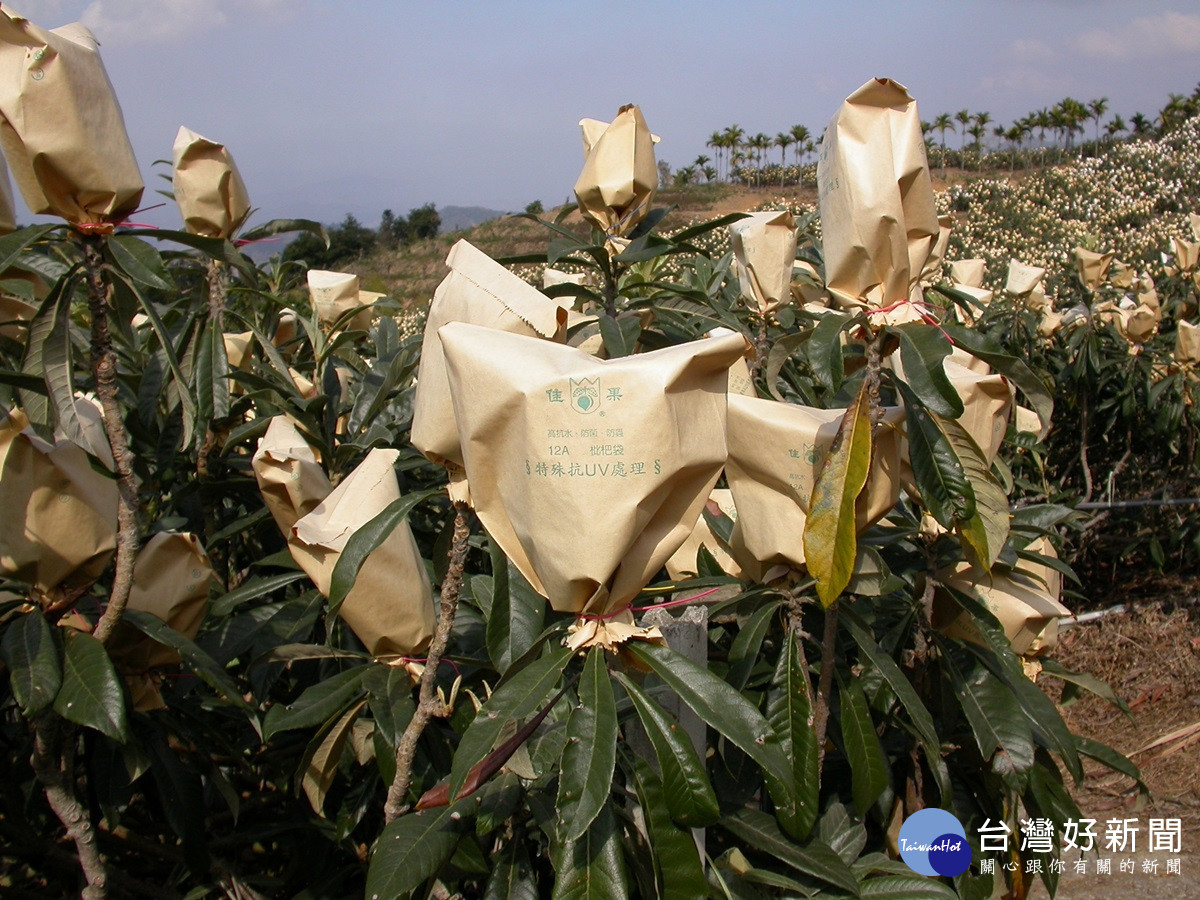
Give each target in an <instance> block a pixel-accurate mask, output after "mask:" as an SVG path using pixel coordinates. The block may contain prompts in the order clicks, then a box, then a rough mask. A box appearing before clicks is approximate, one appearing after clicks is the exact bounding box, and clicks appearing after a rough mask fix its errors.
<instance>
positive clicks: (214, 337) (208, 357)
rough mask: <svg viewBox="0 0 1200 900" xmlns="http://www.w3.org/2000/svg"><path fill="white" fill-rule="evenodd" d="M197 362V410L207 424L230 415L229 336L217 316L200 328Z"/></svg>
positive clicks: (195, 388) (194, 388) (195, 373)
mask: <svg viewBox="0 0 1200 900" xmlns="http://www.w3.org/2000/svg"><path fill="white" fill-rule="evenodd" d="M195 362H196V364H195V371H194V372H193V378H194V379H195V383H194V385H193V390H194V391H195V392H196V397H197V399H198V401H199V402H198V404H197V412H198V413H199V417H200V422H201V424H202V425H207V424H209V423H210V422H214V421H216V420H218V419H224V418H225V417H226V416H228V415H229V378H228V375H229V358H228V357H227V356H226V355H225V337H224V335H223V334H222V333H221V330H220V328H218V327H217V323H216V320H215V319H214V320H212V321H210V322H208V323H206V324H205V326H204V328H203V329H202V330H201V332H200V343H199V346H198V348H197V353H196V361H195ZM197 437H198V438H199V437H200V435H199V434H197Z"/></svg>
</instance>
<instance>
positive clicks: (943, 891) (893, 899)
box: [858, 874, 958, 900]
mask: <svg viewBox="0 0 1200 900" xmlns="http://www.w3.org/2000/svg"><path fill="white" fill-rule="evenodd" d="M858 896H859V897H877V898H879V900H939V898H945V900H958V894H956V893H954V891H952V890H951V889H950V888H948V887H946V885H944V884H942V883H941V882H940V881H938V880H937V879H934V878H926V877H925V876H924V875H916V874H913V875H882V876H880V877H878V878H865V879H863V882H862V886H861V887H860V889H859V894H858Z"/></svg>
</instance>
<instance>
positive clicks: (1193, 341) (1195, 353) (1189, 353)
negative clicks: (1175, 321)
mask: <svg viewBox="0 0 1200 900" xmlns="http://www.w3.org/2000/svg"><path fill="white" fill-rule="evenodd" d="M1175 362H1177V363H1180V364H1183V365H1188V366H1197V365H1200V326H1197V325H1193V324H1192V323H1191V322H1188V321H1185V320H1180V322H1179V330H1178V331H1177V332H1175Z"/></svg>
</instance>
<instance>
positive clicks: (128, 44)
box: [7, 0, 1200, 226]
mask: <svg viewBox="0 0 1200 900" xmlns="http://www.w3.org/2000/svg"><path fill="white" fill-rule="evenodd" d="M7 5H9V6H15V7H16V8H17V9H18V10H20V11H21V12H22V13H24V14H25V15H27V16H29V17H30V18H32V19H33V20H34V21H35V22H37V23H38V24H39V25H42V26H44V27H55V26H58V25H62V24H66V23H67V22H70V21H75V20H81V21H83V22H85V23H86V24H88V25H89V26H90V27H91V28H92V30H93V31H94V32H95V33H96V35H97V37H98V39H99V40H100V42H101V45H102V46H101V52H102V55H103V57H104V60H105V64H106V66H107V68H108V72H109V77H110V78H111V79H112V81H113V83H114V85H115V87H116V90H117V94H118V97H119V99H120V101H121V105H122V108H123V110H124V112H125V118H126V123H127V125H128V128H129V132H130V136H131V138H132V140H133V144H134V147H135V149H136V151H137V153H138V157H139V160H140V161H141V163H142V168H143V175H144V176H145V177H146V179H147V183H148V186H149V188H150V189H151V190H152V189H154V188H157V187H166V183H165V182H162V181H161V180H160V179H157V178H156V177H155V175H156V173H157V172H165V171H167V170H166V169H165V168H164V167H161V166H159V167H154V168H152V166H151V164H152V162H153V161H154V160H155V159H161V158H164V157H169V156H170V152H171V143H172V141H173V139H174V135H175V132H176V130H177V129H178V127H179V126H180V125H181V124H183V125H187V126H188V127H189V128H192V129H193V130H195V131H198V132H200V133H201V134H204V135H205V136H206V137H209V138H212V139H213V140H218V141H222V142H224V143H225V144H227V145H228V146H229V148H230V150H231V151H232V153H233V154H234V157H235V158H236V159H237V162H238V165H239V168H240V169H241V171H242V174H243V176H244V178H245V180H246V183H247V185H248V187H249V190H250V194H251V199H252V201H253V202H254V204H255V206H257V207H260V210H261V211H260V212H259V213H258V215H257V216H256V219H257V220H264V219H266V218H275V217H285V216H304V217H310V218H316V219H319V220H321V221H324V222H334V221H338V220H340V219H341V218H342V216H344V215H345V213H347V212H353V213H354V214H355V215H357V216H358V217H359V218H360V219H362V221H363V222H364V223H367V224H371V225H374V224H376V223H377V222H378V220H379V215H380V213H381V211H382V210H383V209H384V208H388V207H390V208H392V209H393V210H395V211H396V212H397V213H401V214H403V213H406V212H407V211H408V210H409V209H410V208H412V207H414V206H418V205H420V204H422V203H425V202H434V203H436V204H438V205H447V204H454V205H480V206H488V207H493V208H498V209H518V208H521V207H523V206H525V204H527V203H529V202H530V201H532V200H535V199H540V200H542V201H543V202H545V203H546V204H547V205H550V204H555V203H559V202H561V201H563V200H565V199H566V198H567V197H568V196H569V195H570V193H571V188H572V185H573V184H574V181H575V177H576V175H577V174H578V171H579V167H580V165H581V159H582V151H581V146H580V138H579V132H578V128H577V125H576V123H577V122H578V120H579V119H580V118H581V117H585V116H588V117H593V118H611V117H612V115H613V114H615V112H616V110H617V108H618V107H619V106H620V105H621V104H623V103H628V102H635V103H638V104H640V105H641V107H642V109H643V112H644V113H645V116H646V120H647V122H648V123H649V125H650V127H651V129H652V130H654V132H655V133H657V134H658V135H660V136H661V138H662V142H661V143H660V144H659V146H658V154H659V157H660V158H661V159H665V160H667V161H668V162H669V163H671V164H672V166H675V167H677V166H681V165H685V164H687V163H689V162H691V161H692V160H693V159H695V157H696V156H697V154H700V153H706V152H707V153H711V151H707V150H706V149H705V147H704V144H705V141H706V140H707V138H708V136H709V135H710V134H711V133H712V132H713V131H714V130H717V129H720V128H723V127H725V126H727V125H730V124H733V123H737V124H740V125H741V126H742V127H743V128H745V129H746V130H747V132H749V133H754V132H758V131H763V132H766V133H768V134H771V135H774V134H775V133H777V132H779V131H786V130H787V129H789V128H790V127H791V126H792V125H794V124H804V125H806V126H807V127H808V128H809V129H810V130H811V131H812V132H813V133H814V136H815V135H816V134H817V133H819V132H820V130H821V129H822V128H823V127H824V125H825V123H826V122H828V120H829V118H830V117H831V116H832V115H833V114H834V112H835V111H836V110H837V107H838V104H839V103H840V102H841V100H842V99H843V98H844V97H845V96H846V95H847V94H849V93H851V92H852V91H853V90H854V89H856V88H857V87H858V86H859V85H860V84H862V83H863V82H864V81H866V80H867V79H868V78H870V77H873V76H887V77H891V78H894V79H896V80H897V81H899V82H901V83H902V84H905V85H907V87H908V88H909V90H910V92H911V93H912V94H913V96H914V97H916V99H917V102H918V104H919V106H920V109H921V114H922V117H923V118H925V119H932V118H933V117H934V116H936V115H937V114H938V113H939V112H953V111H956V110H958V109H962V108H964V107H965V108H968V109H970V110H972V111H982V110H986V111H988V112H990V113H991V114H992V116H993V119H994V120H995V121H997V122H1002V123H1006V124H1007V123H1009V122H1011V121H1012V119H1014V118H1017V117H1019V116H1022V115H1024V114H1025V113H1027V112H1029V111H1031V110H1033V109H1037V108H1039V107H1042V106H1049V105H1052V104H1053V103H1055V102H1057V101H1058V100H1060V99H1062V98H1063V97H1065V96H1068V95H1070V96H1074V97H1076V98H1077V99H1081V100H1085V101H1086V100H1090V99H1092V98H1095V97H1101V96H1105V97H1108V98H1109V100H1110V104H1111V110H1112V112H1117V113H1121V114H1123V115H1124V116H1125V117H1126V118H1128V117H1129V115H1130V114H1131V113H1134V112H1138V111H1140V112H1144V113H1145V114H1147V115H1152V114H1153V113H1155V112H1157V111H1158V109H1159V108H1160V107H1161V106H1162V105H1163V104H1164V103H1165V102H1166V100H1167V96H1168V94H1169V93H1170V92H1176V93H1190V92H1191V90H1192V89H1193V88H1194V87H1195V86H1196V84H1197V82H1200V0H1163V2H1159V0H1136V2H1130V0H909V2H905V3H896V2H866V0H836V2H829V0H823V2H808V0H791V2H784V0H740V2H736V3H735V2H709V0H691V2H655V0H640V2H636V3H634V2H627V0H606V2H604V3H573V2H568V0H526V2H515V0H508V2H502V0H497V2H491V3H488V2H482V0H441V2H428V3H415V2H402V0H391V2H385V0H355V2H340V3H338V2H330V0H17V2H15V3H12V4H7ZM146 202H147V203H151V202H157V200H153V201H152V200H150V199H149V196H148V199H147V201H146ZM148 216H149V218H150V220H151V221H157V222H158V223H159V224H163V225H171V226H177V225H178V218H177V216H176V215H175V214H174V212H173V211H167V210H160V211H155V212H154V213H151V214H148ZM139 218H141V217H139Z"/></svg>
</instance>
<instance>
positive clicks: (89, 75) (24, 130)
mask: <svg viewBox="0 0 1200 900" xmlns="http://www.w3.org/2000/svg"><path fill="white" fill-rule="evenodd" d="M0 68H2V69H3V71H4V72H6V73H7V74H6V76H5V77H4V78H3V79H0V145H3V148H4V155H5V156H6V157H8V164H9V166H10V167H11V168H12V175H13V178H14V179H15V180H16V182H17V186H18V187H19V188H20V189H21V194H22V196H23V197H24V198H25V203H26V205H27V206H28V207H29V209H30V211H31V212H34V213H49V214H50V215H55V216H61V217H62V218H64V219H66V220H67V221H68V222H70V223H71V224H73V225H80V224H93V225H98V224H100V223H109V222H113V221H115V220H119V219H122V218H124V217H125V216H127V215H129V213H131V212H133V210H135V209H136V208H137V205H138V203H140V202H141V199H142V190H143V187H144V185H143V183H142V176H141V174H140V173H139V172H138V166H137V159H136V158H135V157H134V153H133V147H132V146H131V145H130V143H129V137H128V135H127V134H126V133H125V121H124V119H123V118H122V116H121V108H120V106H118V105H117V98H116V95H115V94H114V93H113V87H112V84H111V83H110V82H109V80H108V75H107V73H106V72H105V71H104V64H103V63H102V62H101V61H100V53H99V51H98V47H97V43H96V39H95V37H94V36H93V35H92V33H91V32H90V31H88V29H87V28H85V27H84V26H82V25H80V24H78V23H76V24H73V25H64V26H63V27H62V28H56V29H54V30H53V31H46V30H45V29H42V28H39V27H38V26H36V25H34V24H33V23H32V22H30V21H29V20H28V19H25V18H23V17H22V16H19V15H17V14H16V13H14V12H11V11H9V10H7V9H4V10H0Z"/></svg>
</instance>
